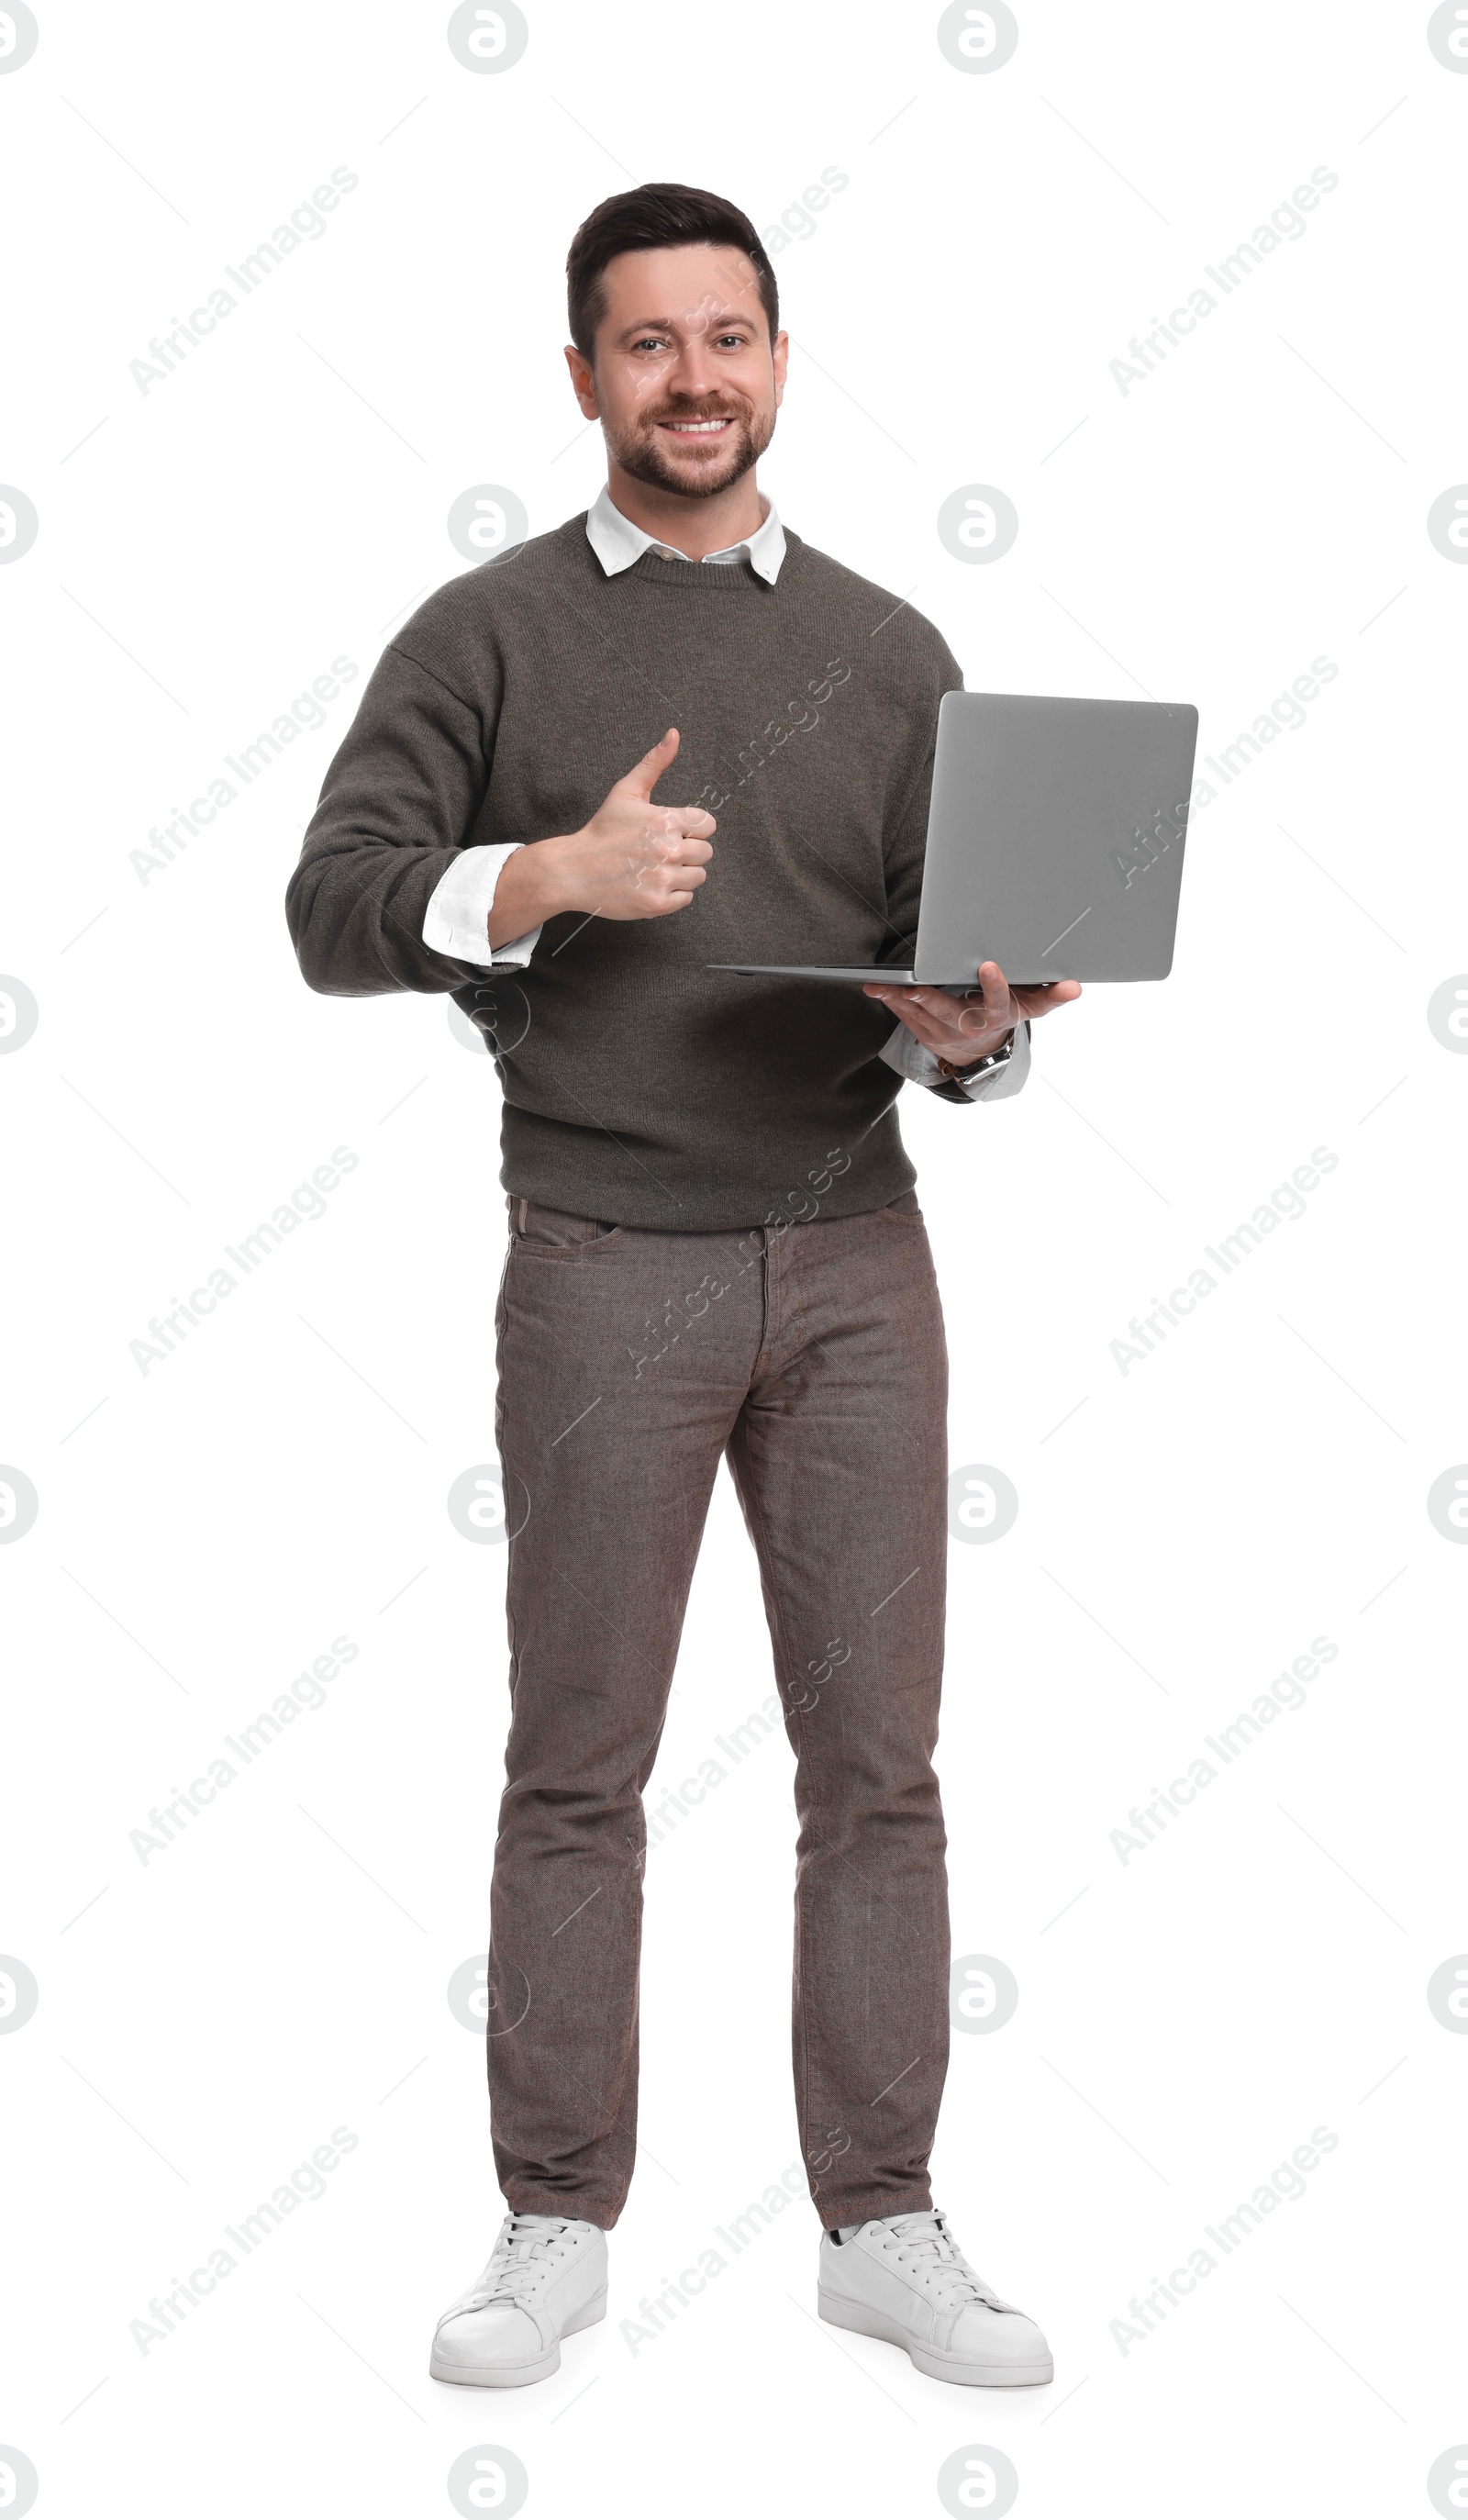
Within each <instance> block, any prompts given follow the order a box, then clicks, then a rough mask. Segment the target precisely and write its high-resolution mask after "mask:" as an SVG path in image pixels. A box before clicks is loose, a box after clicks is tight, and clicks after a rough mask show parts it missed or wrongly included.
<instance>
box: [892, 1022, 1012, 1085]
mask: <svg viewBox="0 0 1468 2520" xmlns="http://www.w3.org/2000/svg"><path fill="white" fill-rule="evenodd" d="M880 1055H881V1057H883V1058H884V1059H885V1060H886V1062H887V1065H888V1066H889V1067H895V1068H896V1070H897V1072H898V1074H899V1076H905V1077H906V1078H907V1079H908V1082H909V1083H910V1084H911V1085H926V1086H929V1087H931V1086H938V1085H945V1084H951V1083H953V1082H955V1081H956V1080H955V1079H953V1078H950V1077H945V1076H943V1075H941V1074H940V1073H939V1068H938V1061H937V1059H936V1058H935V1057H934V1056H933V1053H932V1052H931V1051H930V1050H929V1049H928V1048H927V1047H926V1045H925V1044H924V1043H922V1042H920V1041H919V1040H918V1038H917V1036H916V1034H915V1033H912V1032H909V1030H908V1027H907V1025H906V1024H903V1023H900V1024H895V1025H894V1026H893V1029H892V1037H891V1039H890V1040H889V1041H888V1042H887V1043H886V1044H885V1045H884V1047H883V1049H882V1051H881V1054H880ZM1029 1073H1030V1026H1029V1023H1028V1021H1026V1022H1024V1023H1019V1024H1016V1025H1015V1027H1014V1041H1013V1046H1012V1048H1011V1050H1010V1054H1009V1057H1007V1058H1006V1059H1005V1060H1004V1062H1003V1064H1002V1066H1000V1067H989V1068H986V1069H985V1071H984V1073H983V1074H982V1076H975V1077H974V1078H973V1079H972V1081H971V1082H970V1083H968V1084H966V1085H965V1086H964V1088H963V1094H964V1099H965V1100H966V1101H967V1102H1003V1101H1004V1100H1005V1098H1006V1096H1008V1095H1010V1094H1018V1093H1019V1091H1020V1089H1021V1087H1022V1086H1023V1084H1024V1081H1025V1079H1026V1077H1027V1076H1028V1075H1029Z"/></svg>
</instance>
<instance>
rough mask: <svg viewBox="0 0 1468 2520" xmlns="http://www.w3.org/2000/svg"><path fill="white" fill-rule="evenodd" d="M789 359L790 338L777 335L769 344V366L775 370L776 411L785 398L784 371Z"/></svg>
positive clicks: (786, 334) (785, 335) (781, 334)
mask: <svg viewBox="0 0 1468 2520" xmlns="http://www.w3.org/2000/svg"><path fill="white" fill-rule="evenodd" d="M789 359H790V336H789V334H788V333H777V334H776V336H775V338H774V340H773V341H772V342H771V344H770V364H771V366H772V367H773V368H774V370H775V406H776V409H777V410H778V408H779V406H780V404H781V403H782V402H783V400H784V398H785V369H786V367H787V366H788V365H789Z"/></svg>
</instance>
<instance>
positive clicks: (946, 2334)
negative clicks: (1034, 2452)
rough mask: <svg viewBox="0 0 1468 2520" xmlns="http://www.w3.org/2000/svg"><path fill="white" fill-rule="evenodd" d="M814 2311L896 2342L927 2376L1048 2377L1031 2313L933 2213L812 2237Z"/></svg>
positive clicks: (979, 2382) (1019, 2384)
mask: <svg viewBox="0 0 1468 2520" xmlns="http://www.w3.org/2000/svg"><path fill="white" fill-rule="evenodd" d="M817 2306H818V2308H819V2310H820V2313H821V2316H822V2318H824V2319H828V2320H829V2321H830V2324H831V2325H832V2326H833V2327H853V2328H855V2329H856V2331H857V2333H858V2335H861V2336H880V2337H882V2338H884V2339H885V2341H886V2342H887V2344H889V2345H901V2346H902V2347H903V2348H904V2350H905V2351H906V2353H907V2356H908V2359H909V2361H910V2362H912V2363H914V2364H915V2366H916V2368H917V2369H918V2370H919V2371H926V2372H927V2373H928V2375H929V2377H930V2378H931V2379H934V2380H956V2381H959V2382H960V2383H961V2384H962V2385H963V2386H964V2387H965V2388H969V2389H1020V2388H1028V2387H1030V2386H1032V2385H1034V2384H1035V2383H1036V2382H1039V2381H1043V2380H1053V2378H1054V2376H1055V2365H1054V2363H1053V2362H1052V2361H1051V2359H1050V2349H1049V2347H1048V2346H1047V2345H1046V2343H1045V2338H1044V2337H1043V2336H1042V2334H1041V2332H1040V2330H1039V2328H1038V2327H1037V2326H1036V2324H1035V2322H1034V2320H1033V2319H1032V2318H1025V2317H1024V2315H1023V2313H1022V2312H1021V2311H1017V2310H1016V2309H1015V2308H1014V2307H1013V2305H1012V2303H1010V2302H1007V2301H1001V2299H1000V2297H999V2294H998V2293H997V2292H995V2291H994V2290H993V2289H992V2287H991V2286H990V2285H989V2284H987V2283H985V2281H984V2280H983V2277H982V2276H981V2275H976V2274H975V2273H974V2271H973V2269H972V2267H971V2266H970V2265H969V2263H968V2260H967V2259H966V2258H965V2257H964V2255H963V2252H962V2250H961V2249H960V2248H959V2246H958V2244H957V2242H956V2239H955V2238H954V2237H953V2234H952V2232H951V2231H950V2230H949V2228H948V2225H947V2223H946V2222H945V2221H944V2219H943V2216H942V2215H941V2214H939V2213H936V2212H933V2211H928V2212H925V2213H920V2214H892V2215H889V2216H888V2217H887V2218H886V2220H885V2221H883V2222H877V2223H864V2224H862V2226H861V2227H860V2228H859V2229H857V2230H855V2231H853V2232H852V2233H851V2236H850V2238H849V2239H846V2240H841V2239H839V2238H838V2237H837V2236H836V2234H835V2233H833V2232H831V2231H827V2232H826V2234H825V2236H824V2238H823V2241H822V2243H821V2288H820V2292H819V2294H818V2296H817Z"/></svg>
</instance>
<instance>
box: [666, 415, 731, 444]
mask: <svg viewBox="0 0 1468 2520" xmlns="http://www.w3.org/2000/svg"><path fill="white" fill-rule="evenodd" d="M654 426H655V427H656V429H657V432H658V435H659V436H660V437H676V438H678V439H679V440H680V442H681V443H682V444H683V445H685V446H689V445H703V446H717V445H718V443H719V440H720V438H721V437H726V436H727V435H728V433H729V431H730V430H731V429H732V428H733V427H734V420H733V418H732V417H731V416H730V415H729V414H727V413H725V414H721V415H720V416H719V417H718V418H717V419H714V420H659V421H657V422H656V423H655V424H654Z"/></svg>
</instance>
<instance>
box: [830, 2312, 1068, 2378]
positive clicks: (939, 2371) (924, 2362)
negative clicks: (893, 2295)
mask: <svg viewBox="0 0 1468 2520" xmlns="http://www.w3.org/2000/svg"><path fill="white" fill-rule="evenodd" d="M816 2306H817V2308H818V2310H819V2311H820V2313H821V2316H822V2318H823V2319H824V2320H825V2321H826V2322H827V2324H828V2325H829V2326H831V2327H849V2328H851V2329H853V2330H854V2331H855V2333H856V2334H857V2335H858V2336H876V2337H879V2338H880V2339H881V2341H882V2343H883V2344H884V2345H896V2346H899V2347H900V2348H901V2350H902V2351H903V2353H904V2354H906V2356H907V2358H908V2360H909V2362H910V2363H912V2366H913V2368H914V2370H918V2371H925V2372H926V2373H927V2375H928V2378H929V2379H930V2380H955V2381H956V2382H957V2383H958V2385H959V2386H960V2387H961V2388H965V2389H1034V2388H1040V2387H1043V2386H1044V2384H1045V2381H1046V2380H1053V2378H1054V2376H1055V2364H1054V2361H1053V2359H1052V2357H1051V2356H1049V2355H1048V2354H1047V2355H1046V2356H1045V2361H1044V2362H1043V2363H967V2362H964V2361H962V2360H961V2358H960V2357H959V2356H957V2355H956V2354H940V2353H937V2352H935V2350H934V2349H933V2347H931V2346H929V2345H919V2344H918V2343H917V2342H916V2340H915V2338H913V2337H912V2336H910V2335H909V2334H908V2332H907V2330H906V2328H903V2327H900V2326H899V2325H898V2322H897V2320H896V2319H895V2318H886V2317H885V2316H884V2315H883V2313H882V2312H881V2311H879V2310H867V2308H866V2307H865V2305H864V2304H863V2303H861V2302H855V2301H843V2300H842V2299H841V2297H840V2295H839V2293H833V2292H827V2291H826V2290H825V2288H824V2286H821V2288H820V2289H819V2290H818V2292H817V2296H816Z"/></svg>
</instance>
